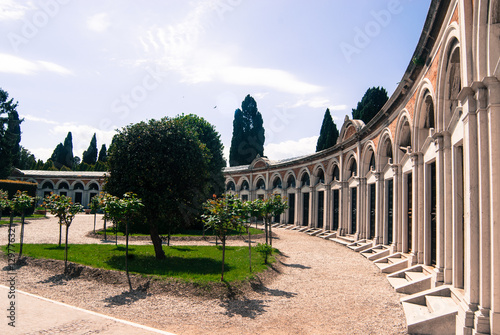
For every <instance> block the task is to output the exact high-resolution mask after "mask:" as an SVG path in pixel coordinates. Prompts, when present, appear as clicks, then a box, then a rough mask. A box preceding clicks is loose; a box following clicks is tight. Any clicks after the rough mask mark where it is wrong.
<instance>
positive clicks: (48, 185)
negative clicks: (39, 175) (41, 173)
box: [40, 180, 55, 190]
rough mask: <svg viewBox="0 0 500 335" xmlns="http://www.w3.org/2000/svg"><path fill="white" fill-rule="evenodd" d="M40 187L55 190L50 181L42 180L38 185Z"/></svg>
mask: <svg viewBox="0 0 500 335" xmlns="http://www.w3.org/2000/svg"><path fill="white" fill-rule="evenodd" d="M40 185H42V189H47V190H48V189H51V190H53V189H54V188H55V187H54V183H53V182H52V180H44V181H43V182H41V183H40Z"/></svg>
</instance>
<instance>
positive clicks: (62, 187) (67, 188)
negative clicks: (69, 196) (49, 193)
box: [58, 181, 69, 190]
mask: <svg viewBox="0 0 500 335" xmlns="http://www.w3.org/2000/svg"><path fill="white" fill-rule="evenodd" d="M58 188H59V189H60V190H62V189H64V190H69V185H68V183H66V182H64V181H63V182H62V183H60V184H59V187H58Z"/></svg>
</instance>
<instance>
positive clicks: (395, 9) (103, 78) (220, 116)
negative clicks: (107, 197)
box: [0, 0, 430, 160]
mask: <svg viewBox="0 0 500 335" xmlns="http://www.w3.org/2000/svg"><path fill="white" fill-rule="evenodd" d="M429 5H430V0H387V1H382V0H352V1H340V0H335V1H334V0H307V1H306V0H189V1H188V0H142V1H137V0H134V1H133V0H33V1H22V0H0V39H1V42H0V88H2V89H3V90H5V91H7V92H8V93H9V95H10V97H11V98H13V99H14V100H15V101H18V102H19V106H18V108H17V111H18V112H19V114H20V115H21V116H22V117H23V118H24V122H23V123H22V125H21V130H22V137H21V145H22V146H23V147H25V148H26V149H28V150H29V151H31V152H32V153H33V154H34V155H35V156H36V158H37V159H43V160H46V159H48V158H49V157H50V156H51V154H52V152H53V150H54V148H55V147H56V146H57V144H58V143H60V142H63V141H64V138H65V137H66V135H67V133H68V132H69V131H71V132H72V135H73V152H74V155H75V156H79V157H81V156H82V153H83V151H84V150H86V149H87V147H88V146H89V143H90V140H91V138H92V135H93V134H94V133H96V134H97V144H98V148H100V147H101V145H102V144H106V146H107V147H109V144H110V143H111V139H112V137H113V135H114V134H116V131H117V129H121V128H122V127H125V126H127V125H129V124H132V123H137V122H140V121H146V120H150V119H160V118H162V117H165V116H169V117H174V116H177V115H180V114H183V113H184V114H190V113H193V114H197V115H199V116H201V117H203V118H205V119H206V120H207V121H209V122H210V123H211V124H213V125H214V126H215V128H216V130H217V131H218V132H219V133H220V135H221V140H222V142H223V144H224V147H225V149H224V153H225V156H226V159H228V158H229V157H228V153H229V147H230V143H231V136H232V123H233V117H234V111H235V110H236V109H237V108H240V107H241V102H242V101H243V99H244V98H245V96H246V95H247V94H250V95H251V96H252V97H254V99H255V100H256V102H257V107H258V109H259V111H260V113H261V114H262V116H263V119H264V128H265V131H266V134H265V136H266V141H265V146H264V155H265V156H267V157H269V159H271V160H279V159H285V158H290V157H295V156H301V155H304V154H309V153H313V152H314V151H315V148H316V142H317V138H318V135H319V131H320V128H321V123H322V120H323V116H324V113H325V111H326V109H327V108H329V109H330V111H331V114H332V117H333V119H334V121H335V123H336V124H337V128H338V129H339V131H340V128H341V127H342V123H343V121H344V118H345V116H346V115H348V116H349V117H351V116H352V114H351V112H352V108H355V107H356V104H357V102H358V101H359V100H361V98H362V96H363V94H364V93H365V91H366V90H367V89H368V88H370V87H374V86H382V87H384V88H385V89H386V90H387V91H388V94H389V96H390V95H391V94H392V93H393V91H394V90H395V89H396V87H397V85H398V82H399V81H400V80H401V78H402V76H403V74H404V72H405V70H406V68H407V67H408V65H409V63H410V61H411V56H412V54H413V52H414V50H415V48H416V46H417V43H418V40H419V38H420V34H421V31H422V27H423V24H424V22H425V18H426V16H427V11H428V9H429Z"/></svg>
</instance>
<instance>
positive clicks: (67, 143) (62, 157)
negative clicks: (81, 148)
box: [50, 132, 75, 169]
mask: <svg viewBox="0 0 500 335" xmlns="http://www.w3.org/2000/svg"><path fill="white" fill-rule="evenodd" d="M50 160H51V161H52V162H53V163H54V166H55V168H57V169H61V168H62V167H63V166H66V167H67V168H69V169H73V166H74V164H75V159H74V157H73V135H71V132H68V135H66V138H65V139H64V144H63V143H59V144H58V145H57V146H56V148H55V149H54V151H53V152H52V156H50Z"/></svg>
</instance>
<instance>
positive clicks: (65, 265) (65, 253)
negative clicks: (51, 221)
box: [64, 225, 69, 273]
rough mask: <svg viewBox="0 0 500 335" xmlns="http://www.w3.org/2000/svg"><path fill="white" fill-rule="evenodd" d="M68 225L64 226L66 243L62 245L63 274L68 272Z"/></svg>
mask: <svg viewBox="0 0 500 335" xmlns="http://www.w3.org/2000/svg"><path fill="white" fill-rule="evenodd" d="M68 229H69V227H68V225H66V242H65V244H64V273H67V272H68Z"/></svg>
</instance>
